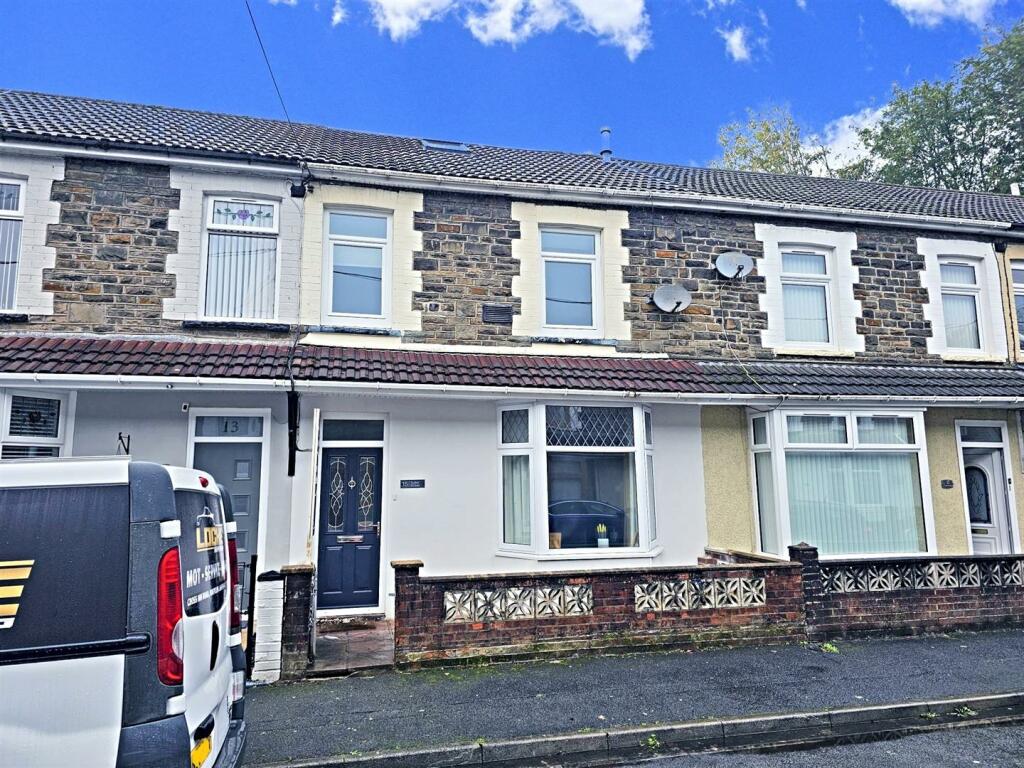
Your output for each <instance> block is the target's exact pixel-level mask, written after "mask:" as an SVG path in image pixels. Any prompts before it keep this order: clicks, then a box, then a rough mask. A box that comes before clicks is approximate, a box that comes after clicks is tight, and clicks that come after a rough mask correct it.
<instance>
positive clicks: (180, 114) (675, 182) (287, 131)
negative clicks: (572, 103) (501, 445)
mask: <svg viewBox="0 0 1024 768" xmlns="http://www.w3.org/2000/svg"><path fill="white" fill-rule="evenodd" d="M0 137H2V138H8V139H10V138H20V139H27V140H64V141H74V142H85V143H89V144H99V145H102V146H108V145H109V146H118V147H132V148H142V149H160V150H166V151H177V152H198V153H208V154H217V155H224V156H228V157H245V158H250V159H259V160H262V161H265V162H279V163H297V162H299V161H305V162H310V163H327V164H334V165H339V166H347V167H353V168H371V169H380V170H391V171H402V172H409V173H420V174H430V175H442V176H448V177H453V178H462V179H474V180H488V181H497V182H513V183H523V184H542V185H550V186H553V187H556V188H557V187H577V188H586V189H590V190H594V191H599V192H608V193H614V192H618V193H639V194H645V195H658V196H665V197H673V196H675V197H677V198H680V197H690V196H694V195H701V196H707V197H711V198H716V197H717V198H723V199H725V198H731V199H739V200H743V201H751V202H754V201H760V202H767V203H775V204H790V205H804V206H815V207H822V208H845V209H851V210H856V211H862V212H867V213H872V214H880V215H886V214H896V215H910V216H931V217H941V218H952V219H967V220H972V221H996V222H1004V223H1008V224H1013V225H1018V226H1024V198H1020V197H1014V196H1012V195H996V194H987V193H979V192H957V191H949V190H935V189H919V188H913V187H900V186H894V185H888V184H876V183H869V182H856V181H845V180H840V179H822V178H809V177H803V176H786V175H782V174H767V173H750V172H740V171H727V170H721V169H712V168H689V167H685V166H678V165H670V164H666V163H655V162H646V161H639V160H628V159H621V158H615V159H612V160H611V161H609V162H605V161H604V160H602V158H600V157H599V156H597V155H587V154H574V153H569V152H555V151H540V150H530V149H511V148H506V147H493V146H487V145H482V144H471V145H469V151H468V152H464V153H463V152H452V151H445V150H434V149H425V148H424V146H423V143H422V141H421V140H420V139H415V138H404V137H400V136H386V135H380V134H372V133H361V132H357V131H345V130H339V129H335V128H328V127H324V126H319V125H310V124H305V123H299V124H295V125H289V124H288V123H286V122H284V121H281V120H269V119H264V118H255V117H246V116H242V115H226V114H218V113H212V112H200V111H195V110H187V109H175V108H170V107H159V106H149V105H142V104H128V103H123V102H115V101H105V100H101V99H87V98H81V97H73V96H57V95H53V94H45V93H35V92H29V91H15V90H9V89H0Z"/></svg>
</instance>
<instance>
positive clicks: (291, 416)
mask: <svg viewBox="0 0 1024 768" xmlns="http://www.w3.org/2000/svg"><path fill="white" fill-rule="evenodd" d="M298 450H299V393H298V392H296V391H295V390H294V389H292V390H289V391H288V477H295V454H296V453H298Z"/></svg>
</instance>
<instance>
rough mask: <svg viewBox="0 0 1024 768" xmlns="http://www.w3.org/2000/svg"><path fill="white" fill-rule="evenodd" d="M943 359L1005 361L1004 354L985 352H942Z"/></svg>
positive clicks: (985, 361)
mask: <svg viewBox="0 0 1024 768" xmlns="http://www.w3.org/2000/svg"><path fill="white" fill-rule="evenodd" d="M941 357H942V359H943V360H951V361H953V362H957V363H1005V362H1006V355H990V354H986V353H985V352H943V353H942V354H941Z"/></svg>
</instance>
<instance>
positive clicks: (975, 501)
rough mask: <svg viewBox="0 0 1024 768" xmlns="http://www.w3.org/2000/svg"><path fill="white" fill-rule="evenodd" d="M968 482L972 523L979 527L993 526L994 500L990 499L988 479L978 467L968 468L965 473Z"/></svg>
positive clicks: (968, 498)
mask: <svg viewBox="0 0 1024 768" xmlns="http://www.w3.org/2000/svg"><path fill="white" fill-rule="evenodd" d="M964 478H965V479H966V482H967V507H968V509H969V510H970V513H971V522H972V523H976V524H978V525H991V524H992V500H991V498H990V497H989V488H988V477H986V475H985V472H984V471H983V470H981V469H979V468H978V467H968V468H967V469H966V470H965V471H964Z"/></svg>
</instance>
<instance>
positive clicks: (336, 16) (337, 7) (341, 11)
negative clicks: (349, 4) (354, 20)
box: [331, 0, 348, 27]
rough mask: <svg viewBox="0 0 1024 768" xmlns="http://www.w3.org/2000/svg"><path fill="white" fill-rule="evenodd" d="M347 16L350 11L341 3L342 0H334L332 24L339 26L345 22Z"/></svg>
mask: <svg viewBox="0 0 1024 768" xmlns="http://www.w3.org/2000/svg"><path fill="white" fill-rule="evenodd" d="M347 17H348V13H346V11H345V6H344V5H342V4H341V0H334V7H333V8H331V26H332V27H336V26H338V25H339V24H341V23H343V22H344V21H345V19H346V18H347Z"/></svg>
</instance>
